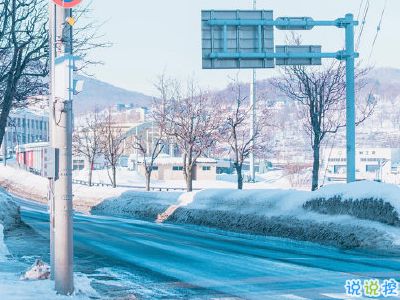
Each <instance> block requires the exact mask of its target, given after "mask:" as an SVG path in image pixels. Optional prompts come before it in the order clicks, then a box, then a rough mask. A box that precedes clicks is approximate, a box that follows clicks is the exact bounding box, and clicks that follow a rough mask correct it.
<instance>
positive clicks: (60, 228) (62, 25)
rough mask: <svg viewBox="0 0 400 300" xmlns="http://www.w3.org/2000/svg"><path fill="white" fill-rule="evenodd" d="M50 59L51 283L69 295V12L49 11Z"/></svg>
mask: <svg viewBox="0 0 400 300" xmlns="http://www.w3.org/2000/svg"><path fill="white" fill-rule="evenodd" d="M50 15H51V18H50V19H51V20H52V24H50V36H51V38H50V40H51V41H52V42H53V43H52V45H51V49H52V50H51V57H52V60H53V61H52V62H53V65H52V71H53V73H52V76H51V77H52V82H51V85H52V93H51V94H52V95H51V100H52V101H51V102H52V111H50V115H51V116H52V120H51V126H52V128H51V145H52V147H54V148H55V149H56V157H57V159H56V176H55V177H56V178H55V179H54V182H53V184H54V202H53V204H54V245H53V247H54V256H53V259H54V280H55V289H56V291H57V293H59V294H62V295H70V294H72V293H73V291H74V282H73V225H72V214H73V211H72V95H73V88H72V87H73V81H72V74H73V62H72V27H70V26H69V25H67V24H66V22H65V20H66V18H67V17H71V15H72V10H71V9H64V8H61V7H59V6H56V5H52V6H51V9H50Z"/></svg>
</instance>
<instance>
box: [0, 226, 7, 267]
mask: <svg viewBox="0 0 400 300" xmlns="http://www.w3.org/2000/svg"><path fill="white" fill-rule="evenodd" d="M3 230H4V228H3V225H1V224H0V262H4V261H6V260H7V255H8V254H9V252H8V249H7V246H6V244H4V233H3Z"/></svg>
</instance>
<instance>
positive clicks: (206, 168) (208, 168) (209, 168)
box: [203, 166, 211, 171]
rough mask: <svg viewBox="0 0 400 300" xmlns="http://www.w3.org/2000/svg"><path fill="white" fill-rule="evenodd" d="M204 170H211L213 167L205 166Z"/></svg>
mask: <svg viewBox="0 0 400 300" xmlns="http://www.w3.org/2000/svg"><path fill="white" fill-rule="evenodd" d="M203 171H211V167H210V166H203Z"/></svg>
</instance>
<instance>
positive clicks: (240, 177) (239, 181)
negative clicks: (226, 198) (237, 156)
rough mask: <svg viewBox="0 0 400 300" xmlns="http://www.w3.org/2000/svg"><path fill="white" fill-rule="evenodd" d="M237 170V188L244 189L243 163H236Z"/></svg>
mask: <svg viewBox="0 0 400 300" xmlns="http://www.w3.org/2000/svg"><path fill="white" fill-rule="evenodd" d="M235 170H236V173H237V188H238V190H242V189H243V174H242V165H240V164H236V163H235Z"/></svg>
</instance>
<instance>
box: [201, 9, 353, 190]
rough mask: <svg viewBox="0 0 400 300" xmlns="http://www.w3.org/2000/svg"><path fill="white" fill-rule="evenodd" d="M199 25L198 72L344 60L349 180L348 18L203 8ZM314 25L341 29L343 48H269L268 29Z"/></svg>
mask: <svg viewBox="0 0 400 300" xmlns="http://www.w3.org/2000/svg"><path fill="white" fill-rule="evenodd" d="M201 21H202V60H203V69H260V68H274V67H275V66H276V65H278V66H288V65H320V64H321V60H322V59H323V58H331V59H338V60H343V61H345V62H346V140H347V141H346V142H347V182H353V181H355V179H356V178H355V170H356V168H355V84H354V65H355V58H357V57H358V56H359V55H358V53H356V52H355V51H354V27H355V26H357V25H358V21H355V20H354V17H353V15H352V14H347V15H346V16H345V17H344V18H338V19H335V20H331V21H316V20H313V19H312V18H310V17H280V18H277V19H275V20H274V19H273V11H271V10H204V11H202V13H201ZM317 26H324V27H337V28H342V29H345V41H346V42H345V45H346V46H345V49H344V50H338V51H336V52H322V51H321V49H322V47H321V46H319V45H299V46H297V45H296V46H291V45H289V46H288V45H282V46H275V45H274V28H276V29H278V30H311V29H313V28H314V27H317Z"/></svg>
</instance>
